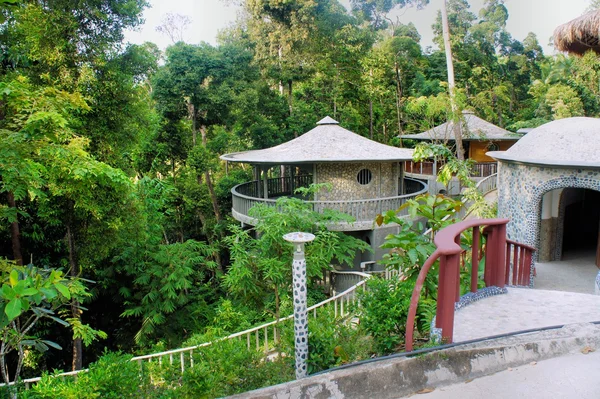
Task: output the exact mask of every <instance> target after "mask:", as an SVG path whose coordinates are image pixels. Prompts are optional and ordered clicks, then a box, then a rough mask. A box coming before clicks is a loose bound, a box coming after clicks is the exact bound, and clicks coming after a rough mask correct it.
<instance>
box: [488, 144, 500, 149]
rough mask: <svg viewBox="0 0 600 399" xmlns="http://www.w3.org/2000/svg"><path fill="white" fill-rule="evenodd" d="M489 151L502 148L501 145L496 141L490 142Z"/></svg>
mask: <svg viewBox="0 0 600 399" xmlns="http://www.w3.org/2000/svg"><path fill="white" fill-rule="evenodd" d="M487 149H488V151H498V150H499V149H500V147H498V144H496V143H490V144H488V146H487Z"/></svg>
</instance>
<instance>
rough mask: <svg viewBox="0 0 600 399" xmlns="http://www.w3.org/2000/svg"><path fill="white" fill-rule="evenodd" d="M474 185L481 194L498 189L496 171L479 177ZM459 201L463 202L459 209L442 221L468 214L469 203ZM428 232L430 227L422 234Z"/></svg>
mask: <svg viewBox="0 0 600 399" xmlns="http://www.w3.org/2000/svg"><path fill="white" fill-rule="evenodd" d="M475 187H476V188H477V189H478V190H479V191H481V194H482V195H486V194H487V193H490V192H492V191H494V190H497V189H498V173H494V174H492V175H489V176H488V177H486V178H484V179H481V180H480V181H478V182H477V184H476V185H475ZM461 202H462V203H463V205H462V206H461V207H460V209H459V210H458V211H456V212H454V213H452V214H450V215H447V216H445V217H444V218H443V219H442V220H443V221H444V220H448V219H449V218H450V217H451V216H453V217H456V218H457V219H458V220H463V219H464V218H466V217H467V215H468V213H467V211H468V210H469V206H470V205H469V204H467V200H466V199H464V198H463V199H462V200H461ZM430 234H431V229H428V230H426V231H425V232H424V233H423V235H430Z"/></svg>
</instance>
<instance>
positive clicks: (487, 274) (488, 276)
mask: <svg viewBox="0 0 600 399" xmlns="http://www.w3.org/2000/svg"><path fill="white" fill-rule="evenodd" d="M495 237H496V234H495V229H494V228H489V227H488V229H487V235H486V238H485V269H484V272H483V280H484V281H485V286H486V287H490V286H492V285H493V283H492V281H493V270H494V261H495V250H496V245H495V243H494V239H495Z"/></svg>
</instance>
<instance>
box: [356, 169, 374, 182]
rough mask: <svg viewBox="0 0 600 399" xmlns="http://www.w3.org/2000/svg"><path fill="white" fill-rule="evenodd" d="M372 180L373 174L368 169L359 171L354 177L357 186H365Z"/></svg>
mask: <svg viewBox="0 0 600 399" xmlns="http://www.w3.org/2000/svg"><path fill="white" fill-rule="evenodd" d="M372 178H373V174H372V173H371V171H370V170H369V169H361V170H360V171H359V172H358V175H357V176H356V180H357V181H358V184H362V185H363V186H364V185H367V184H369V183H371V179H372Z"/></svg>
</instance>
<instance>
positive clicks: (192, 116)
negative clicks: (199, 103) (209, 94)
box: [188, 100, 198, 147]
mask: <svg viewBox="0 0 600 399" xmlns="http://www.w3.org/2000/svg"><path fill="white" fill-rule="evenodd" d="M197 117H198V111H197V110H196V107H195V106H194V104H192V103H191V102H189V100H188V118H190V119H191V121H192V147H195V146H196V139H197V136H198V118H197Z"/></svg>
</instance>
